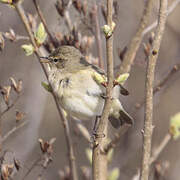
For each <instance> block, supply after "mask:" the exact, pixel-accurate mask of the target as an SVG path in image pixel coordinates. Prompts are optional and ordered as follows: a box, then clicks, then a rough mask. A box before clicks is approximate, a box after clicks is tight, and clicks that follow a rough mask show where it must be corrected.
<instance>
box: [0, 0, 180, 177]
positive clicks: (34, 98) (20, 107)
mask: <svg viewBox="0 0 180 180" xmlns="http://www.w3.org/2000/svg"><path fill="white" fill-rule="evenodd" d="M55 2H56V0H52V1H43V0H39V1H38V3H39V5H40V8H41V9H42V11H43V13H44V16H45V19H46V21H47V24H48V27H49V29H50V31H51V32H52V33H55V32H56V33H57V32H61V34H65V33H67V31H68V30H67V26H66V24H65V23H64V20H63V18H62V17H61V16H60V15H59V14H58V13H57V11H56V8H55ZM173 2H174V1H173V0H169V5H171V4H172V3H173ZM95 3H97V5H99V6H100V4H104V5H105V1H97V2H96V1H87V7H88V8H92V6H93V5H94V4H95ZM23 6H24V8H25V10H26V11H27V12H28V13H31V14H32V15H35V14H37V13H36V10H35V8H34V5H33V2H32V1H27V0H25V1H24V2H23ZM117 6H118V7H119V10H118V14H117V15H118V16H117V17H116V21H115V22H116V29H115V32H114V61H115V66H118V65H119V64H120V63H121V61H120V58H119V49H121V50H122V49H123V48H124V47H125V46H127V45H128V43H129V42H130V40H131V38H132V37H133V36H134V34H135V32H136V30H137V28H138V24H139V22H140V18H141V16H142V13H143V8H144V0H136V1H131V0H126V1H117ZM157 11H158V4H157V1H154V7H153V11H152V16H151V21H150V22H151V23H152V22H154V20H156V19H157ZM69 12H70V19H71V20H72V22H75V23H76V25H77V29H78V31H79V32H81V34H82V35H84V36H89V35H90V32H89V30H88V29H87V28H86V26H85V25H84V24H83V23H82V22H81V21H80V20H81V18H82V17H81V16H80V15H79V13H78V12H77V10H75V8H74V7H73V6H71V7H70V10H69ZM98 16H99V23H100V27H101V26H103V25H104V24H105V21H104V18H103V16H102V13H101V10H100V8H99V11H98ZM179 18H180V5H177V7H176V8H175V9H174V11H173V12H172V13H171V14H170V15H169V16H168V20H167V23H166V29H165V33H164V36H163V40H162V43H161V48H160V54H159V58H158V62H157V66H156V75H155V84H158V82H159V81H161V80H162V79H163V78H164V77H165V76H166V75H167V73H168V72H169V71H171V69H172V68H173V66H174V65H176V64H178V63H179V60H180V39H179V37H180V23H178V21H179ZM38 23H39V20H38ZM10 28H12V29H13V30H14V31H15V33H16V34H18V35H24V36H27V33H26V31H25V29H24V26H23V24H22V22H21V20H20V18H19V16H18V15H17V13H16V11H15V10H14V9H13V8H10V7H8V6H6V5H3V4H0V32H7V31H9V29H10ZM150 35H151V34H150V33H148V34H146V36H145V38H144V40H143V42H145V43H147V42H148V39H149V37H150ZM91 36H92V34H91ZM101 40H102V49H103V58H104V59H105V38H104V36H103V34H102V33H101ZM22 44H28V42H27V41H25V40H19V41H17V42H10V41H8V40H6V41H5V47H4V49H3V51H2V52H0V85H1V86H4V85H8V84H9V82H10V81H9V78H10V77H14V78H15V79H16V80H18V79H21V80H22V82H23V90H22V94H21V96H20V99H19V100H18V102H17V103H16V104H15V106H13V108H12V109H11V110H10V111H8V112H7V113H6V114H4V115H3V116H2V117H1V120H2V125H1V129H2V134H3V135H5V134H6V133H7V132H8V131H10V130H11V129H12V128H13V127H14V126H15V125H16V120H15V119H16V111H20V112H23V113H25V117H24V120H26V121H27V122H28V123H27V124H26V125H25V126H24V127H22V128H21V129H19V130H18V131H16V132H15V133H13V134H12V135H11V136H9V137H8V138H7V139H6V141H5V142H4V143H3V146H2V149H3V150H7V149H8V150H10V151H12V152H14V154H15V156H16V157H17V158H18V159H19V160H20V162H21V164H22V167H23V168H22V169H21V170H20V171H19V172H18V173H16V174H15V175H14V178H13V179H16V180H17V179H18V180H19V179H23V177H24V175H25V174H26V173H27V172H28V171H29V169H30V167H31V166H32V165H33V164H34V162H36V161H37V159H38V158H39V156H40V154H41V150H40V146H39V142H38V139H39V138H42V139H43V140H45V141H47V140H50V139H51V138H53V137H56V142H55V143H54V144H53V147H54V153H53V155H52V157H53V162H52V163H51V164H50V165H49V166H48V167H47V169H46V170H45V171H44V172H43V179H54V180H56V179H57V180H58V179H60V177H59V174H58V172H59V170H63V169H64V167H65V166H66V165H68V158H67V149H66V142H65V137H64V130H63V127H62V123H61V121H60V120H59V116H58V111H57V109H56V106H55V103H54V100H53V98H52V96H51V94H50V93H48V92H47V91H45V90H44V88H43V87H42V86H41V82H42V81H46V78H45V75H44V73H43V71H42V69H41V67H40V65H39V63H38V61H37V59H36V57H35V56H34V55H31V56H28V57H27V56H25V53H24V52H23V50H22V48H21V45H22ZM96 45H97V44H96V42H94V44H93V45H92V47H91V48H90V49H89V52H91V53H92V54H93V56H94V57H97V56H98V52H97V46H96ZM89 52H88V53H89ZM145 72H146V56H145V53H144V47H143V44H141V47H140V49H139V51H138V54H137V56H136V59H135V62H134V65H133V67H132V69H131V72H130V77H129V79H128V80H127V81H126V83H125V87H126V88H127V89H128V91H129V92H130V95H129V96H120V99H121V102H122V103H123V106H124V108H125V109H126V110H127V111H128V112H129V114H131V116H132V117H133V118H134V119H135V124H134V126H133V127H131V128H130V129H129V130H128V132H127V133H126V134H125V135H123V137H122V138H121V140H120V142H119V144H118V146H117V147H116V148H115V152H114V156H113V160H112V162H111V164H110V166H109V169H110V170H111V169H113V168H114V167H118V168H119V169H120V178H119V179H123V180H129V179H132V177H133V176H134V175H135V174H136V173H137V170H138V168H139V167H140V163H141V157H142V140H143V139H142V133H141V130H142V128H143V119H144V109H143V108H140V109H137V108H136V107H135V105H136V104H137V103H139V102H141V101H142V100H143V98H144V87H145ZM179 77H180V72H176V73H175V74H173V76H172V77H171V78H170V79H169V80H168V81H167V82H166V84H165V85H164V86H163V87H162V88H161V89H160V91H158V92H157V93H156V94H155V96H154V115H153V124H154V126H155V127H154V132H153V143H152V145H153V149H155V148H156V147H157V146H158V145H159V144H160V142H161V141H162V139H163V138H164V136H165V135H166V134H167V133H168V130H169V122H170V118H171V117H172V116H173V115H174V114H176V113H177V112H179V111H180V108H179V107H180V93H179V90H180V78H179ZM15 96H16V95H15V94H14V95H12V99H14V97H15ZM5 108H6V106H5V105H4V102H3V100H2V98H1V99H0V110H1V112H2V111H3V109H5ZM83 123H84V125H85V126H86V127H87V128H88V130H89V132H90V133H91V130H92V124H93V123H92V122H83ZM70 124H71V129H72V134H73V143H74V148H75V155H76V160H77V166H78V169H79V174H80V175H81V176H82V172H81V170H80V169H81V167H82V166H90V164H89V161H88V159H87V157H86V153H85V149H86V148H88V147H90V145H89V143H88V142H87V141H86V140H85V139H84V138H83V137H82V135H81V134H80V133H78V130H77V128H76V125H75V124H76V122H75V121H73V120H72V121H70ZM110 131H111V134H113V133H114V131H115V130H114V129H112V128H111V127H110ZM179 152H180V141H179V140H177V141H174V140H172V141H170V142H169V144H168V145H167V146H166V148H165V149H164V150H163V152H162V153H161V154H160V156H159V158H158V160H157V161H158V162H160V163H164V162H168V165H169V168H168V169H167V170H166V172H165V174H164V177H163V178H164V179H166V180H177V179H178V177H179V167H180V157H179ZM41 170H42V168H41V167H39V166H36V167H34V168H33V169H32V171H31V172H30V173H29V174H28V175H27V176H26V177H25V179H26V180H30V179H37V178H38V175H39V174H40V173H41ZM81 179H83V176H82V177H81Z"/></svg>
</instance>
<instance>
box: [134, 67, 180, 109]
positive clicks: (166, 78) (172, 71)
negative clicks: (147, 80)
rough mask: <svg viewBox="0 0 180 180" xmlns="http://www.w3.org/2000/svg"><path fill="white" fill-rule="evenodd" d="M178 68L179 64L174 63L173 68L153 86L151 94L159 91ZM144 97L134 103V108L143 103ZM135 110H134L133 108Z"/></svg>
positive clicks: (139, 106)
mask: <svg viewBox="0 0 180 180" xmlns="http://www.w3.org/2000/svg"><path fill="white" fill-rule="evenodd" d="M179 70H180V64H176V65H174V66H173V68H172V69H171V70H170V72H169V73H167V74H166V76H165V77H164V78H163V79H162V80H161V81H160V82H159V83H158V84H157V85H156V86H155V87H154V88H153V95H154V94H156V93H157V92H159V91H160V90H161V89H162V87H163V86H165V84H166V83H167V82H168V81H169V79H171V78H172V77H173V75H175V74H176V73H177V72H179ZM144 102H145V99H143V100H142V101H141V102H139V103H136V105H135V108H136V109H140V108H141V107H142V106H143V105H144ZM135 111H136V110H135Z"/></svg>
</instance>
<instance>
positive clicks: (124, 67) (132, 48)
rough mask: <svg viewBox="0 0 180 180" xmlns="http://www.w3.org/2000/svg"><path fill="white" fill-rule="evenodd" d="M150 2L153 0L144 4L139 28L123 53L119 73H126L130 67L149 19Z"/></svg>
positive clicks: (148, 0)
mask: <svg viewBox="0 0 180 180" xmlns="http://www.w3.org/2000/svg"><path fill="white" fill-rule="evenodd" d="M152 4H153V0H147V1H146V5H145V9H144V13H143V17H142V19H141V22H140V25H139V29H138V31H137V32H136V34H135V36H134V37H133V38H132V40H131V42H130V45H129V47H128V50H127V52H126V53H125V56H124V60H123V62H122V64H121V66H120V71H119V74H123V73H127V72H129V71H130V69H131V65H132V64H133V61H134V59H135V56H136V53H137V51H138V49H139V46H140V44H141V41H142V34H143V31H144V29H145V28H146V26H147V24H148V22H149V19H150V14H151V9H152Z"/></svg>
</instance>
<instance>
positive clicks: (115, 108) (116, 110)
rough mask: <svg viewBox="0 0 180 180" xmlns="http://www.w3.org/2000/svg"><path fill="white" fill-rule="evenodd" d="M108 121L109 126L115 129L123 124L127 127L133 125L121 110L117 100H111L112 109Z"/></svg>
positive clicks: (126, 114)
mask: <svg viewBox="0 0 180 180" xmlns="http://www.w3.org/2000/svg"><path fill="white" fill-rule="evenodd" d="M108 119H109V121H110V122H111V125H112V126H113V127H114V128H116V129H118V128H119V127H120V126H122V125H123V124H125V123H126V124H129V125H132V124H133V123H134V120H133V118H132V117H131V116H130V115H129V114H128V113H127V112H126V111H125V110H124V109H123V107H122V105H121V103H120V101H119V100H118V99H114V100H113V102H112V109H111V112H110V115H109V118H108Z"/></svg>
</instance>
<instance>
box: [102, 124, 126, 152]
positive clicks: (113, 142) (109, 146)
mask: <svg viewBox="0 0 180 180" xmlns="http://www.w3.org/2000/svg"><path fill="white" fill-rule="evenodd" d="M128 129H129V125H127V124H125V125H124V126H122V128H121V130H120V131H119V132H118V133H116V134H115V135H114V138H113V139H112V140H111V142H110V143H109V144H107V145H106V146H105V147H104V151H105V152H106V153H108V152H109V151H110V150H111V149H112V148H114V147H115V146H116V145H117V144H118V142H119V140H120V138H121V137H122V135H123V134H125V133H126V132H127V130H128Z"/></svg>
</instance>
